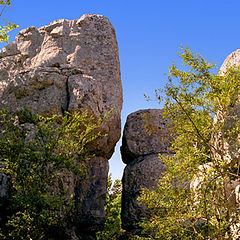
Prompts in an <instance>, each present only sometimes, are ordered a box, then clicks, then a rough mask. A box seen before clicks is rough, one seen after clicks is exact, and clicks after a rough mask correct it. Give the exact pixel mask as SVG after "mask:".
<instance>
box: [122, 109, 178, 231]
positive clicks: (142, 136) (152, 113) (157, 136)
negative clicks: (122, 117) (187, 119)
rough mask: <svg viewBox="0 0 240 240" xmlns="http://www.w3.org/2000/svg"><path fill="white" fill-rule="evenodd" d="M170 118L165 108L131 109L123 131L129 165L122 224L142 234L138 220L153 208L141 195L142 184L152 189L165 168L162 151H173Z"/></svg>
mask: <svg viewBox="0 0 240 240" xmlns="http://www.w3.org/2000/svg"><path fill="white" fill-rule="evenodd" d="M169 124H170V120H169V119H165V118H163V110H162V109H146V110H139V111H137V112H134V113H131V114H130V115H129V116H128V117H127V121H126V124H125V127H124V131H123V138H122V146H121V154H122V160H123V161H124V163H127V166H126V167H125V169H124V175H123V179H122V183H123V191H122V212H121V218H122V226H123V228H124V229H125V230H127V231H129V232H133V233H137V234H139V233H140V231H141V229H140V228H139V226H138V223H139V222H140V221H141V219H142V218H143V217H147V216H148V214H149V212H148V211H147V209H146V207H145V206H144V205H143V204H140V203H139V201H138V200H137V198H138V197H139V194H140V191H141V189H142V188H148V189H152V188H154V187H156V186H157V182H158V179H160V178H161V176H162V174H163V172H164V171H165V165H164V163H163V162H162V160H161V159H160V158H159V154H164V155H170V154H173V153H172V152H171V151H170V146H171V139H172V137H171V135H170V132H169V130H168V127H167V126H168V125H169Z"/></svg>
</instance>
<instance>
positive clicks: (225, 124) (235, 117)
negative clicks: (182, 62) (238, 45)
mask: <svg viewBox="0 0 240 240" xmlns="http://www.w3.org/2000/svg"><path fill="white" fill-rule="evenodd" d="M234 65H236V66H239V65H240V49H238V50H236V51H235V52H233V53H231V54H230V55H229V56H228V57H227V58H226V59H225V61H224V62H223V64H222V66H221V68H220V74H224V72H225V71H226V69H227V67H230V66H234ZM236 94H238V93H236ZM239 121H240V96H239V95H238V96H236V102H235V104H233V105H231V106H230V107H229V109H227V110H225V111H224V112H223V111H222V112H221V111H219V112H217V114H216V116H215V119H214V124H221V125H222V131H219V132H218V133H217V134H215V135H214V136H213V139H212V140H213V144H214V146H215V148H216V149H218V152H217V151H216V153H215V155H216V157H218V158H219V159H220V158H223V159H224V161H225V162H227V163H228V164H230V165H234V163H236V162H240V148H239V146H240V135H239V134H230V135H229V131H230V132H231V131H232V130H233V129H235V128H236V127H237V126H238V124H239Z"/></svg>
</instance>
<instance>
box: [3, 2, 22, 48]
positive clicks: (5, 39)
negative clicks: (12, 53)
mask: <svg viewBox="0 0 240 240" xmlns="http://www.w3.org/2000/svg"><path fill="white" fill-rule="evenodd" d="M9 6H11V1H10V0H1V1H0V7H1V8H0V17H2V16H3V13H4V10H5V9H6V7H9ZM16 28H18V25H17V24H15V23H11V22H9V21H8V22H6V21H3V23H2V24H1V25H0V42H5V43H8V41H9V35H8V33H9V32H10V31H12V30H13V29H16Z"/></svg>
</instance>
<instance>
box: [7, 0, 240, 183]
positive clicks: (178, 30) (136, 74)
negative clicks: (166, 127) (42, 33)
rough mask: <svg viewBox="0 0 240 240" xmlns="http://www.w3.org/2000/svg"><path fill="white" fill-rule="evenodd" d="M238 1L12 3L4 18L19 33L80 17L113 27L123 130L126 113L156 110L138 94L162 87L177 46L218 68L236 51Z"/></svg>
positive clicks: (117, 171)
mask: <svg viewBox="0 0 240 240" xmlns="http://www.w3.org/2000/svg"><path fill="white" fill-rule="evenodd" d="M239 9H240V1H239V0H168V1H167V0H148V1H145V0H144V1H143V0H138V1H137V0H65V1H63V0H41V1H40V0H39V1H34V0H18V1H17V0H12V7H11V8H9V9H8V10H7V11H6V12H5V13H4V17H5V18H7V19H8V20H11V21H12V22H15V23H17V24H18V25H19V29H18V30H16V31H14V32H12V34H11V38H10V41H13V40H14V37H15V35H16V34H17V32H18V31H20V30H21V29H24V28H27V27H29V26H36V27H40V26H42V25H47V24H49V23H50V22H51V21H53V20H57V19H61V18H65V19H70V20H72V19H76V18H80V17H81V16H82V15H83V14H85V13H91V14H102V15H104V16H106V17H108V18H109V20H110V21H111V23H112V24H113V26H114V28H115V30H116V34H117V40H118V45H119V55H120V64H121V74H122V84H123V97H124V103H123V111H122V127H123V126H124V123H125V120H126V117H127V115H128V114H129V113H131V112H134V111H137V110H139V109H144V108H160V106H159V105H158V104H157V103H156V102H154V101H153V102H146V100H145V99H144V97H143V94H144V93H146V94H147V95H154V89H157V88H161V87H163V86H164V84H165V83H166V76H165V75H164V74H165V73H167V72H168V66H170V65H171V64H172V62H173V61H176V62H177V63H178V57H177V51H179V47H180V45H181V44H182V45H183V46H188V47H190V48H191V49H192V50H193V51H194V52H197V53H200V54H201V55H202V56H204V57H205V58H206V59H207V60H209V61H211V62H213V63H217V64H218V66H220V65H221V64H222V62H223V61H224V59H225V58H226V57H227V56H228V54H230V53H231V52H233V51H235V50H236V49H238V48H240V17H239ZM120 145H121V143H118V145H117V147H116V152H115V154H114V156H113V157H112V159H111V160H110V171H111V173H112V175H113V178H114V179H116V178H121V176H122V170H123V167H124V164H123V163H122V162H121V157H120V154H119V146H120Z"/></svg>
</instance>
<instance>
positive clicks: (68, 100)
mask: <svg viewBox="0 0 240 240" xmlns="http://www.w3.org/2000/svg"><path fill="white" fill-rule="evenodd" d="M68 79H69V77H67V80H66V100H67V102H66V111H67V112H68V109H69V104H70V92H69V85H68V82H69V81H68Z"/></svg>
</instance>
